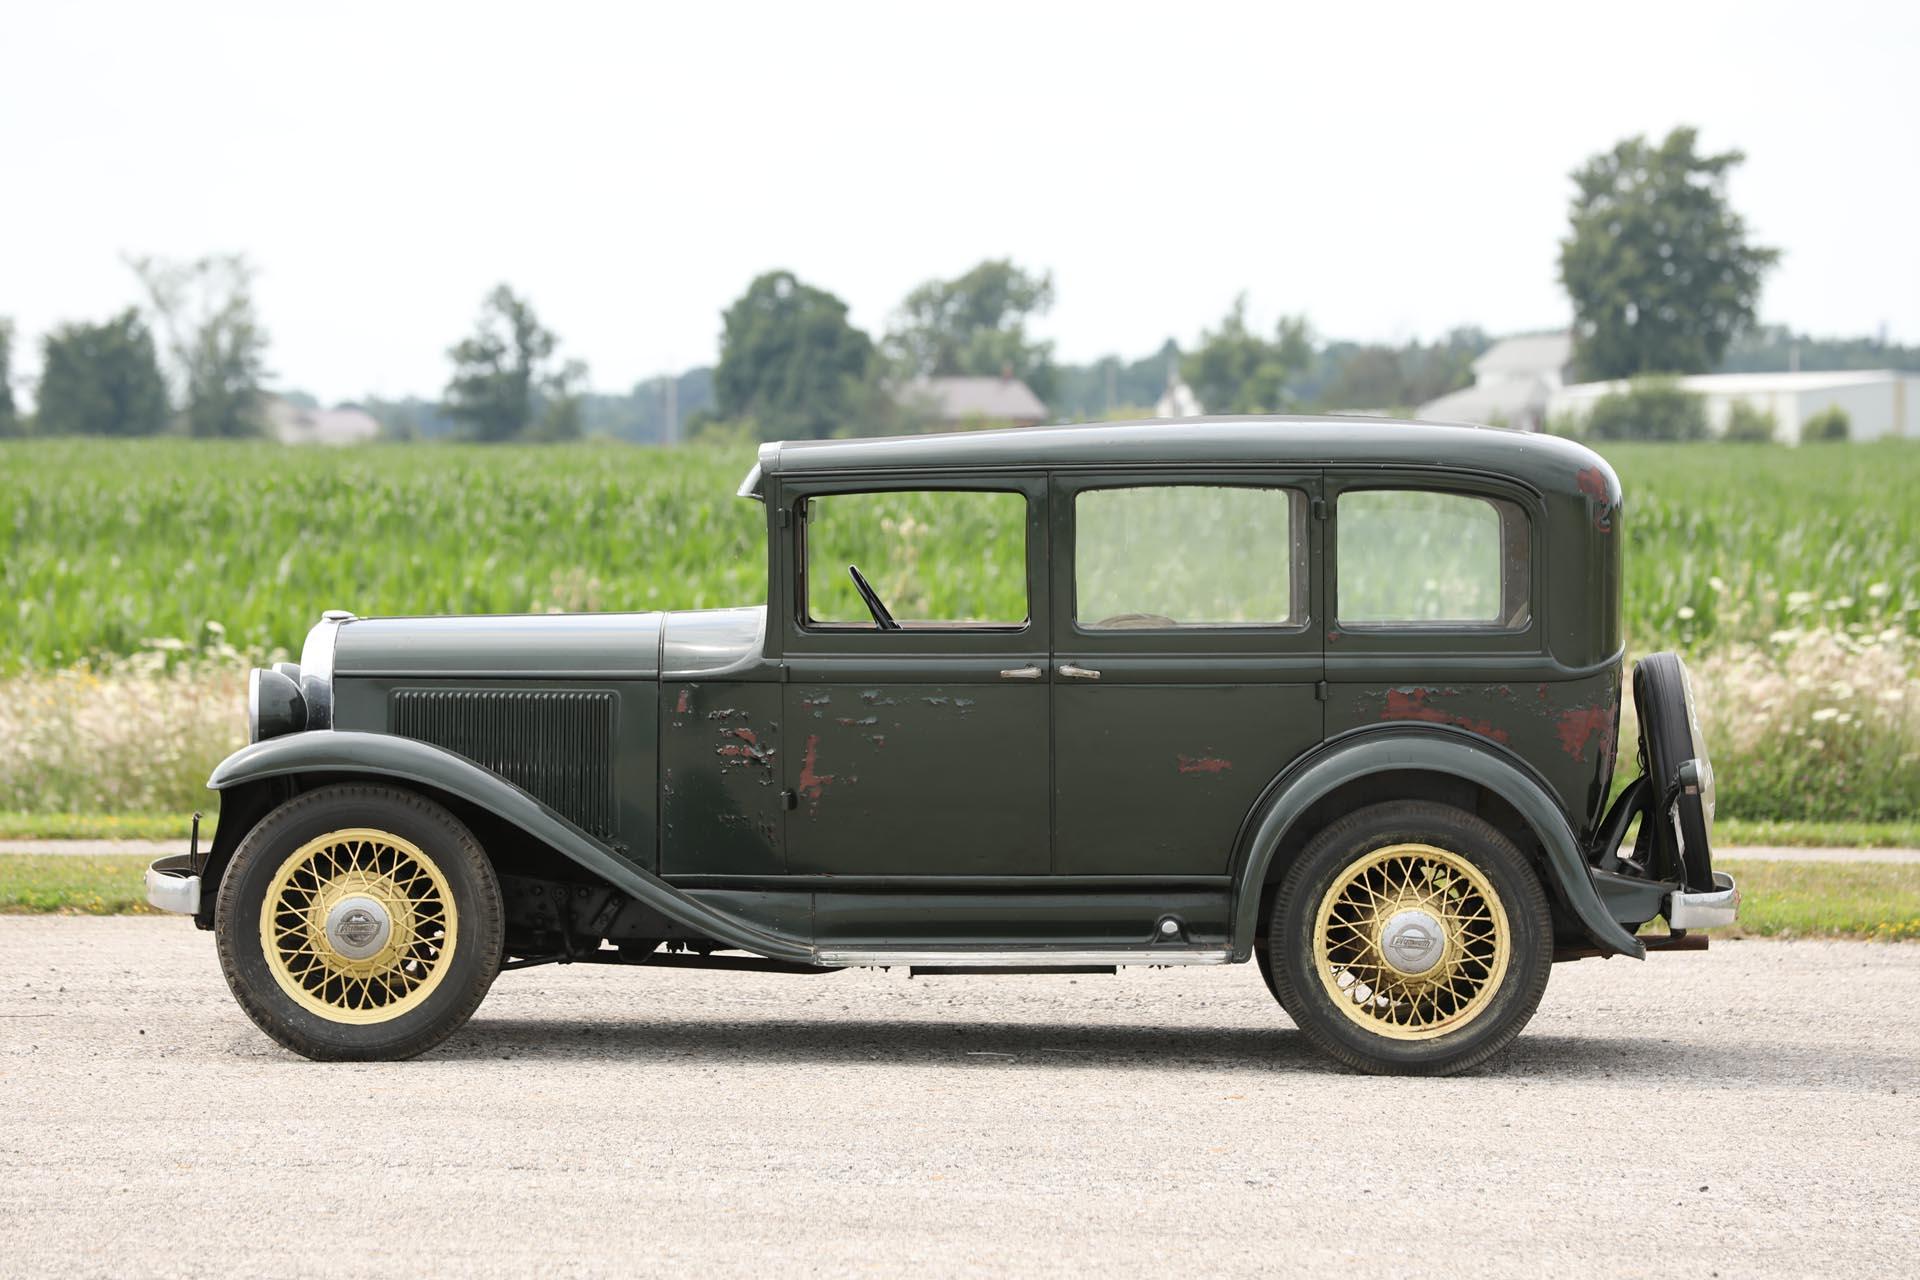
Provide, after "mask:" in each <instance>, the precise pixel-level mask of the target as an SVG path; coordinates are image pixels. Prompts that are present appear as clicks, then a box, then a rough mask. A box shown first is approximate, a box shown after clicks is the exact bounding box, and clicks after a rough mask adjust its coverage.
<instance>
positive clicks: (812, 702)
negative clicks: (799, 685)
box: [800, 693, 833, 707]
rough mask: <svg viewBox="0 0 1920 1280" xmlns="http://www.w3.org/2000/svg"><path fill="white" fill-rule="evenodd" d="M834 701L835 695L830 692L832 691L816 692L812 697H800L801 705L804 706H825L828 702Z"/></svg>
mask: <svg viewBox="0 0 1920 1280" xmlns="http://www.w3.org/2000/svg"><path fill="white" fill-rule="evenodd" d="M832 701H833V695H832V694H830V693H819V694H815V695H814V696H813V697H811V698H802V699H800V705H801V706H803V707H824V706H826V705H827V704H828V703H829V702H832Z"/></svg>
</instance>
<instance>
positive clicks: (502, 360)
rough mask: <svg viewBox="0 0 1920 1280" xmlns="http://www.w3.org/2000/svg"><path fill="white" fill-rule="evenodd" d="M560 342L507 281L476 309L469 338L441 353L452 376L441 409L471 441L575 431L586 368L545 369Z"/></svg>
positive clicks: (565, 435)
mask: <svg viewBox="0 0 1920 1280" xmlns="http://www.w3.org/2000/svg"><path fill="white" fill-rule="evenodd" d="M558 346H559V339H558V338H556V337H555V336H554V335H553V333H552V331H551V330H548V329H546V328H544V327H542V325H541V324H540V318H539V317H538V316H536V315H535V314H534V312H533V306H532V304H530V303H529V302H528V301H527V300H526V299H525V298H522V297H520V296H519V295H517V294H515V293H514V291H513V290H512V289H510V288H508V287H507V286H506V285H504V284H502V285H497V286H495V288H494V290H493V292H492V293H489V294H488V295H487V297H486V300H485V301H484V302H482V303H481V306H480V319H479V321H478V323H477V324H476V325H475V326H474V331H473V336H472V337H470V338H463V339H462V340H461V341H459V342H457V343H455V344H454V345H453V346H452V347H450V348H449V349H448V351H447V355H448V357H449V358H450V359H451V360H452V361H453V378H452V380H451V381H449V382H448V383H447V391H446V405H445V407H446V412H447V414H448V416H449V417H451V418H453V419H454V420H456V421H458V422H460V423H461V424H463V426H464V428H465V430H466V433H467V434H468V435H469V436H470V437H472V438H473V439H475V440H478V441H481V442H482V443H486V444H496V443H499V442H500V441H503V440H512V439H515V438H516V437H519V436H521V435H522V434H529V435H531V436H532V437H533V438H538V439H549V440H560V439H573V438H577V437H578V436H579V434H580V412H579V403H578V397H577V395H576V394H575V390H576V387H577V386H578V384H580V383H581V382H583V381H585V379H586V366H585V365H583V364H581V363H580V362H579V361H577V360H570V361H568V362H567V363H566V364H564V365H562V366H561V367H559V368H557V369H556V368H553V367H552V363H551V362H552V360H553V353H554V350H555V348H557V347H558Z"/></svg>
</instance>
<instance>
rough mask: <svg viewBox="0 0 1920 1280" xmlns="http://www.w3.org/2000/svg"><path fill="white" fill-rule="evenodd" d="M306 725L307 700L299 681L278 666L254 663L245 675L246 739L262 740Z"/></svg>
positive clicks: (297, 730)
mask: <svg viewBox="0 0 1920 1280" xmlns="http://www.w3.org/2000/svg"><path fill="white" fill-rule="evenodd" d="M306 727H307V701H306V699H305V698H303V697H301V696H300V685H299V684H298V683H297V682H296V681H295V680H293V679H292V678H291V677H289V676H288V675H287V673H286V672H284V671H282V670H280V669H279V668H278V667H255V668H254V669H253V670H252V671H251V672H249V673H248V675H247V740H248V741H249V742H261V741H264V740H266V739H267V738H277V737H279V736H280V735H281V734H283V733H298V732H300V731H301V730H302V729H304V728H306Z"/></svg>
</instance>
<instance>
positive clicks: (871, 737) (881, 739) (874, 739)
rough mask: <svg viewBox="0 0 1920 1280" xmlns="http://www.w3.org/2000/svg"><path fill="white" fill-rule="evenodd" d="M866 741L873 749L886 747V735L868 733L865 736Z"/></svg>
mask: <svg viewBox="0 0 1920 1280" xmlns="http://www.w3.org/2000/svg"><path fill="white" fill-rule="evenodd" d="M867 741H868V742H871V743H872V744H873V745H874V746H875V747H884V746H886V745H887V735H886V734H884V733H870V734H868V735H867Z"/></svg>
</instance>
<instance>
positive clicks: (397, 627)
mask: <svg viewBox="0 0 1920 1280" xmlns="http://www.w3.org/2000/svg"><path fill="white" fill-rule="evenodd" d="M665 616H666V615H664V614H660V613H553V614H497V615H484V616H479V617H464V618H354V619H350V620H348V621H346V622H343V623H341V624H340V629H339V632H338V634H337V635H336V636H335V638H334V653H333V670H334V673H335V674H336V675H343V676H441V677H460V676H464V677H468V678H474V679H490V678H504V679H509V680H512V679H534V678H541V677H547V678H554V679H568V678H575V677H584V678H589V679H598V680H622V679H625V680H652V679H655V678H656V677H658V676H659V674H660V636H661V631H662V626H661V623H662V619H663V618H664V617H665Z"/></svg>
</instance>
